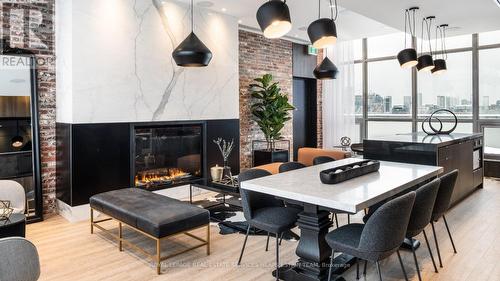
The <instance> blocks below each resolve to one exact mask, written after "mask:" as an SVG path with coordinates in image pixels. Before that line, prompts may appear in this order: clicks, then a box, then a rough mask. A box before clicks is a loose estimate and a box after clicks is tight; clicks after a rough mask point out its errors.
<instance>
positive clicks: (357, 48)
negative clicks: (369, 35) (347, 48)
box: [352, 39, 363, 60]
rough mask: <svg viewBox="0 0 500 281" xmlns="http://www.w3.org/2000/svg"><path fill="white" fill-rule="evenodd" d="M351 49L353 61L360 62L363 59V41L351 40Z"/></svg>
mask: <svg viewBox="0 0 500 281" xmlns="http://www.w3.org/2000/svg"><path fill="white" fill-rule="evenodd" d="M352 44H353V48H354V60H362V59H363V40H362V39H358V40H352Z"/></svg>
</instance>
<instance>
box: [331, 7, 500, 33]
mask: <svg viewBox="0 0 500 281" xmlns="http://www.w3.org/2000/svg"><path fill="white" fill-rule="evenodd" d="M339 1H340V2H339V5H342V6H344V7H346V8H347V9H350V10H352V11H356V12H357V13H360V14H362V15H364V16H366V17H369V18H372V19H374V20H376V21H379V22H381V23H384V24H386V25H388V26H391V27H393V28H397V29H401V30H404V18H403V16H404V13H403V11H404V9H407V8H410V7H413V6H417V7H420V11H419V14H420V18H421V17H426V16H436V21H435V23H437V24H445V23H446V24H449V26H450V27H451V28H450V30H449V32H448V35H450V36H453V35H464V34H472V33H479V32H486V31H493V30H500V6H499V5H497V4H496V1H497V0H404V1H403V0H376V1H374V0H339Z"/></svg>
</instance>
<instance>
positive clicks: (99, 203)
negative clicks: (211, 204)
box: [90, 188, 210, 238]
mask: <svg viewBox="0 0 500 281" xmlns="http://www.w3.org/2000/svg"><path fill="white" fill-rule="evenodd" d="M90 207H92V208H93V209H95V210H97V211H100V212H102V213H104V214H106V215H109V216H111V217H113V218H116V219H117V220H120V221H122V222H124V223H126V224H128V225H130V226H133V227H135V228H137V229H139V230H142V231H144V232H146V233H148V234H150V235H152V236H154V237H157V238H162V237H165V236H168V235H172V234H176V233H180V232H184V231H188V230H191V229H193V228H196V227H200V226H203V225H207V224H208V223H209V220H210V213H209V212H208V210H205V209H203V208H200V207H197V206H193V205H191V204H189V203H185V202H181V201H179V200H176V199H172V198H169V197H166V196H163V195H159V194H155V193H152V192H149V191H146V190H142V189H139V188H127V189H120V190H114V191H109V192H105V193H101V194H97V195H94V196H92V197H91V198H90Z"/></svg>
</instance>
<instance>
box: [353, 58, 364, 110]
mask: <svg viewBox="0 0 500 281" xmlns="http://www.w3.org/2000/svg"><path fill="white" fill-rule="evenodd" d="M354 113H355V114H356V118H361V117H363V65H362V64H361V63H356V64H355V65H354Z"/></svg>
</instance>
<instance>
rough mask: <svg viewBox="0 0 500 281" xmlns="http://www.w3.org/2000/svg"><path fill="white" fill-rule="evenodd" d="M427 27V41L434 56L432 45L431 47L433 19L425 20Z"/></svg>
mask: <svg viewBox="0 0 500 281" xmlns="http://www.w3.org/2000/svg"><path fill="white" fill-rule="evenodd" d="M425 25H426V27H427V40H428V41H429V52H430V54H431V56H432V45H431V27H432V18H429V19H426V20H425Z"/></svg>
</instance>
